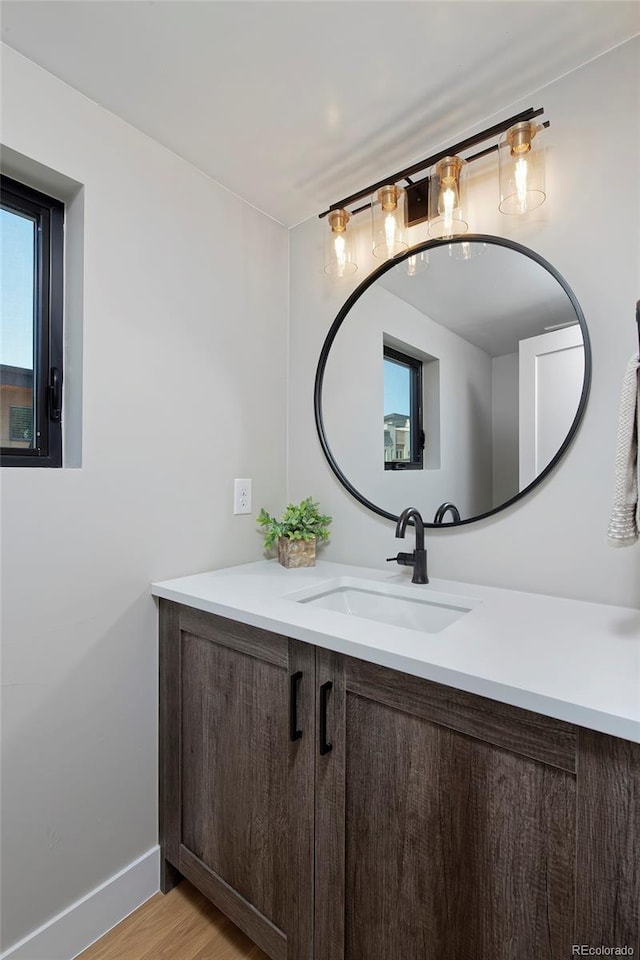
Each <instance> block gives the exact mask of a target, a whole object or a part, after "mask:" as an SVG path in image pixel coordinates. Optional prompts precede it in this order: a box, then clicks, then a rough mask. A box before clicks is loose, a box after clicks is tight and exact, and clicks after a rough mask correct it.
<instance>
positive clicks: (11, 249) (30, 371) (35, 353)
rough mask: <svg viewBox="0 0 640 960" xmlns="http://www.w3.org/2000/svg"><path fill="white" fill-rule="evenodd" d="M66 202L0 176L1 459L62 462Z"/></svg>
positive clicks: (25, 462)
mask: <svg viewBox="0 0 640 960" xmlns="http://www.w3.org/2000/svg"><path fill="white" fill-rule="evenodd" d="M63 222H64V205H63V204H62V203H60V201H58V200H54V199H53V198H52V197H47V196H46V195H45V194H43V193H39V192H38V191H37V190H32V189H31V188H30V187H25V186H24V185H23V184H21V183H17V182H16V181H15V180H10V179H9V178H8V177H4V176H3V177H1V178H0V463H1V464H2V466H8V467H14V466H25V467H27V466H28V467H34V466H42V467H60V466H62V422H61V421H62V357H63V341H62V275H63V246H64V233H63Z"/></svg>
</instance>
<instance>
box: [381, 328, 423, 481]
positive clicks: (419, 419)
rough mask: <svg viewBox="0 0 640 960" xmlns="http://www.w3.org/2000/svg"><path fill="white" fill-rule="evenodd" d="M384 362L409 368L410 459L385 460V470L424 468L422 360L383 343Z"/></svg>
mask: <svg viewBox="0 0 640 960" xmlns="http://www.w3.org/2000/svg"><path fill="white" fill-rule="evenodd" d="M382 359H383V363H384V361H385V360H391V361H393V363H398V364H400V365H401V366H403V367H407V368H408V370H409V376H410V383H409V443H410V454H411V455H410V457H409V459H408V460H385V461H384V469H385V470H422V469H423V466H424V443H425V435H424V426H423V402H422V360H419V359H418V357H412V356H411V354H409V353H403V352H402V351H401V350H396V349H395V348H394V347H390V346H388V345H387V344H386V343H385V344H383V349H382Z"/></svg>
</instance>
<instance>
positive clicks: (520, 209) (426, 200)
mask: <svg viewBox="0 0 640 960" xmlns="http://www.w3.org/2000/svg"><path fill="white" fill-rule="evenodd" d="M543 113H544V108H542V107H540V108H538V109H537V110H534V108H533V107H529V109H528V110H523V111H522V112H521V113H518V114H516V115H515V116H513V117H509V118H508V119H507V120H503V121H502V122H501V123H496V124H494V125H493V126H492V127H488V128H487V129H486V130H482V131H481V132H480V133H477V134H474V135H473V136H472V137H467V138H466V140H462V141H460V142H459V143H456V144H453V145H452V146H450V147H447V149H446V150H440V151H439V152H438V153H436V154H434V155H433V156H431V157H427V158H426V159H425V160H421V161H419V162H418V163H414V164H412V165H411V166H410V167H406V168H405V169H404V170H399V171H398V172H397V173H394V174H392V175H391V176H388V177H385V178H384V180H379V181H378V182H377V183H372V184H371V185H370V186H368V187H365V188H364V189H363V190H358V191H357V193H353V194H351V196H349V197H345V198H344V199H343V200H339V201H338V202H337V203H333V204H331V206H330V207H329V209H328V210H325V211H324V212H323V213H321V214H320V219H324V218H325V217H326V218H327V219H328V223H329V231H328V232H325V242H326V247H327V250H326V255H325V267H324V269H325V272H326V273H329V274H333V275H334V276H338V277H343V276H346V275H347V274H349V273H354V272H355V271H356V270H357V264H356V261H355V258H354V257H353V256H352V254H351V251H350V249H349V238H348V237H347V224H348V223H349V220H350V219H351V218H352V217H355V216H356V215H357V214H359V213H362V211H364V210H371V215H370V219H371V224H372V233H373V238H372V250H373V254H374V256H376V257H379V258H380V259H382V260H389V259H393V258H394V257H397V256H399V255H402V253H404V251H405V250H407V249H408V241H407V229H408V228H409V227H415V226H417V225H419V224H423V223H426V224H427V227H426V228H425V233H428V235H429V236H430V237H433V238H438V239H445V240H446V239H448V238H450V237H451V238H453V237H458V236H461V235H463V234H464V233H466V232H467V230H468V229H469V227H468V223H467V221H466V220H465V218H464V214H463V210H464V189H465V183H464V179H465V173H464V171H465V170H466V169H467V165H468V164H470V163H472V162H473V161H475V160H479V159H480V158H481V157H487V156H489V155H490V154H492V153H496V152H497V153H498V154H499V158H500V160H499V164H500V210H501V211H502V213H527V212H528V211H529V210H534V209H535V207H537V206H539V205H540V204H541V203H542V202H543V201H544V199H545V197H546V192H545V188H544V150H542V149H539V141H535V138H536V136H537V135H538V134H539V133H540V131H541V130H542V129H544V128H545V127H548V126H549V121H548V120H547V121H544V122H543V123H534V122H533V121H534V120H535V119H536V117H539V116H541V115H542V114H543ZM499 137H504V139H503V140H502V142H501V143H494V144H493V145H491V146H488V147H485V148H484V149H483V150H480V151H479V152H478V153H473V154H472V155H470V156H468V155H466V154H467V152H468V151H470V150H472V149H473V148H474V147H476V146H478V145H479V144H482V143H486V142H487V141H488V140H495V139H496V138H499ZM534 141H535V142H534ZM463 154H465V156H463ZM429 169H431V170H432V173H431V175H427V176H424V177H422V178H421V179H420V180H414V179H413V178H414V176H415V174H418V173H421V172H423V171H425V170H429ZM364 198H367V199H368V201H369V202H367V203H364V204H362V205H361V206H355V207H354V204H356V203H357V202H358V201H360V200H363V199H364ZM418 242H419V241H418ZM452 256H455V257H456V258H461V259H467V256H466V255H465V253H464V249H463V248H462V249H461V252H459V251H458V250H456V252H455V253H453V254H452ZM469 256H470V254H469ZM427 263H428V261H423V262H422V263H418V262H417V261H415V262H414V263H410V262H407V265H406V271H407V273H409V275H413V274H414V273H420V272H421V271H422V270H423V269H426V266H427Z"/></svg>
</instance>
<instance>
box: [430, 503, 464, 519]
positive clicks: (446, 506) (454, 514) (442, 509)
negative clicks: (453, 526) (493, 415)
mask: <svg viewBox="0 0 640 960" xmlns="http://www.w3.org/2000/svg"><path fill="white" fill-rule="evenodd" d="M447 511H449V513H450V514H451V520H452V521H453V523H458V521H459V520H460V511H459V510H458V508H457V507H456V505H455V503H450V502H449V501H448V500H446V501H445V502H444V503H441V504H440V506H439V507H438V509H437V510H436V515H435V517H434V518H433V522H434V523H442V522H443V521H444V515H445V513H446V512H447Z"/></svg>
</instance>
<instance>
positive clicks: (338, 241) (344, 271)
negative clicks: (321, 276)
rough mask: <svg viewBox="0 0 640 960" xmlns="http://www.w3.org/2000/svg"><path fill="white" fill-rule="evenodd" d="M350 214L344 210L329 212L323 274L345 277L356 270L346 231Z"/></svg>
mask: <svg viewBox="0 0 640 960" xmlns="http://www.w3.org/2000/svg"><path fill="white" fill-rule="evenodd" d="M350 219H351V214H349V213H347V211H346V210H331V211H330V212H329V214H328V216H327V222H328V223H327V225H325V224H323V229H324V230H325V250H324V272H325V273H328V274H329V275H330V276H333V277H346V276H348V275H349V274H350V273H355V272H356V270H357V269H358V264H357V263H356V260H355V256H354V254H353V249H352V243H351V236H350V234H349V231H348V229H347V226H348V223H349V220H350Z"/></svg>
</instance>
